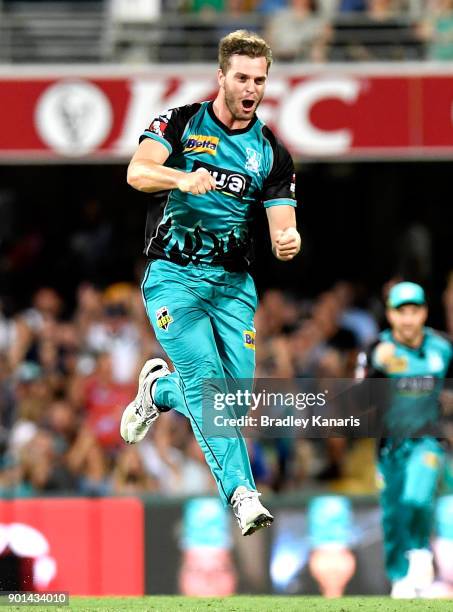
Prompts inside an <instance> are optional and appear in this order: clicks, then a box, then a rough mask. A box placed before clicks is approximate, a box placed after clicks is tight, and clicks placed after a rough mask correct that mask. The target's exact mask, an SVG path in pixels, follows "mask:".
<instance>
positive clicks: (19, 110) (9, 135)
mask: <svg viewBox="0 0 453 612" xmlns="http://www.w3.org/2000/svg"><path fill="white" fill-rule="evenodd" d="M216 91H217V83H216V79H215V67H214V66H206V67H199V66H198V67H195V66H193V67H190V66H169V67H166V68H165V69H164V68H163V67H152V66H151V67H149V68H147V69H146V71H142V72H139V73H135V74H134V73H132V74H131V70H129V71H127V72H126V70H125V69H124V68H114V67H112V68H105V67H102V66H99V67H93V68H89V69H88V68H83V67H80V68H76V67H75V68H72V69H70V70H69V69H66V70H63V69H61V71H58V72H57V71H55V70H52V71H50V69H49V71H47V70H46V69H45V68H39V69H31V68H17V67H16V68H15V72H14V75H13V74H9V73H8V72H7V71H6V69H4V71H3V74H2V72H0V96H1V99H2V110H3V112H2V114H1V116H0V135H1V136H0V159H1V158H3V159H5V160H14V159H30V160H40V159H57V160H58V159H60V160H62V161H69V160H71V159H73V160H77V159H87V160H89V159H93V160H94V159H105V160H112V159H118V160H122V161H125V160H126V159H128V158H129V157H130V156H131V155H132V153H133V151H134V150H135V147H136V146H137V142H138V137H139V135H140V134H141V132H142V131H143V129H144V128H145V127H146V126H148V125H149V123H150V121H151V119H152V118H153V117H156V116H158V115H159V114H161V113H163V112H165V111H166V110H167V109H169V108H172V107H175V106H180V105H182V104H186V103H190V102H194V101H197V100H207V99H212V98H213V97H214V96H215V94H216ZM258 114H259V116H260V117H261V118H262V119H263V120H264V121H265V122H266V123H267V124H268V125H269V126H270V127H271V128H272V129H273V130H274V131H275V132H276V134H277V135H278V136H279V137H280V138H281V139H282V140H283V141H284V142H285V144H286V145H287V146H288V148H289V149H290V150H291V152H292V154H293V155H294V157H295V158H299V159H303V158H314V159H325V158H329V157H332V158H348V157H354V158H359V159H360V158H375V159H379V158H383V159H385V158H388V157H396V158H411V157H418V156H423V157H425V158H426V157H427V156H428V157H429V156H433V157H438V156H443V157H450V156H451V155H453V69H451V68H448V67H441V68H438V67H437V66H435V65H432V66H431V65H430V64H414V65H411V66H410V68H408V65H407V64H405V65H401V66H398V65H395V64H392V65H375V66H371V65H357V66H350V65H330V66H329V65H326V66H323V67H316V68H314V67H310V66H306V67H300V68H294V67H291V68H283V67H280V68H278V67H275V68H273V69H272V72H271V75H270V79H269V83H268V85H267V91H266V96H265V98H264V100H263V102H262V103H261V106H260V108H259V111H258Z"/></svg>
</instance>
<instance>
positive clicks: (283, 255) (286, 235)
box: [273, 227, 301, 261]
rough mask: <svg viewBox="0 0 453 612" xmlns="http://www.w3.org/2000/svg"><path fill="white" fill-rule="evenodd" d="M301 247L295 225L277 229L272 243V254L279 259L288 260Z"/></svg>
mask: <svg viewBox="0 0 453 612" xmlns="http://www.w3.org/2000/svg"><path fill="white" fill-rule="evenodd" d="M300 247H301V238H300V235H299V232H298V231H297V230H296V228H295V227H288V228H287V229H285V230H279V231H278V232H277V234H276V240H275V244H274V248H273V251H274V255H275V257H276V258H277V259H279V260H280V261H290V260H291V259H293V257H295V256H296V255H297V253H298V252H299V251H300Z"/></svg>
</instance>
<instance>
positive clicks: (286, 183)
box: [262, 125, 295, 201]
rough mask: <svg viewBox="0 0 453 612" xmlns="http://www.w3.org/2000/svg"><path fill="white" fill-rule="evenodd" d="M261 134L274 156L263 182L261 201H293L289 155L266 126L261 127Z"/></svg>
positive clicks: (291, 168) (291, 164)
mask: <svg viewBox="0 0 453 612" xmlns="http://www.w3.org/2000/svg"><path fill="white" fill-rule="evenodd" d="M262 132H263V136H264V137H265V138H266V140H267V141H268V142H269V144H270V146H271V148H272V152H273V154H274V161H273V164H272V168H271V171H270V173H269V175H268V176H267V178H266V180H265V182H264V187H263V201H266V200H273V199H278V198H290V199H294V197H295V196H294V192H293V191H292V189H291V185H292V183H293V180H294V164H293V160H292V158H291V155H290V154H289V153H288V150H287V149H286V147H285V146H284V145H283V144H282V143H281V142H280V140H278V138H277V137H276V136H275V134H274V133H273V132H272V130H270V129H269V128H268V127H267V125H263V127H262Z"/></svg>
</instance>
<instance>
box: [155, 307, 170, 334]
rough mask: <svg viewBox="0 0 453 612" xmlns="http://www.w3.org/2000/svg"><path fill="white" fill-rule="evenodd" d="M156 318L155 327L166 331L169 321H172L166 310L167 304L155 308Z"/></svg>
mask: <svg viewBox="0 0 453 612" xmlns="http://www.w3.org/2000/svg"><path fill="white" fill-rule="evenodd" d="M156 320H157V327H158V328H159V329H163V330H164V331H167V329H168V326H169V325H170V323H173V317H172V316H171V314H170V313H169V312H168V307H167V306H162V308H159V309H158V310H156Z"/></svg>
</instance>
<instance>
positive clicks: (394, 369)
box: [387, 356, 409, 374]
mask: <svg viewBox="0 0 453 612" xmlns="http://www.w3.org/2000/svg"><path fill="white" fill-rule="evenodd" d="M408 365H409V362H408V360H407V358H406V357H395V356H393V357H390V358H389V360H388V362H387V372H388V373H389V374H400V373H401V372H406V370H407V368H408Z"/></svg>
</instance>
